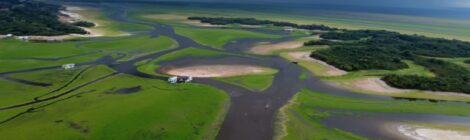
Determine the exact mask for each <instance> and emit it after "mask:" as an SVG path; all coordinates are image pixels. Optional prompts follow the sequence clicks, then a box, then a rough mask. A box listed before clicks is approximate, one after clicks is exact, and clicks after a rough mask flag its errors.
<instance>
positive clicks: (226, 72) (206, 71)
mask: <svg viewBox="0 0 470 140" xmlns="http://www.w3.org/2000/svg"><path fill="white" fill-rule="evenodd" d="M163 72H164V73H166V74H170V75H178V76H192V77H201V78H209V77H231V76H240V75H247V74H262V73H266V72H269V68H266V67H259V66H251V65H199V66H189V67H180V68H164V70H163Z"/></svg>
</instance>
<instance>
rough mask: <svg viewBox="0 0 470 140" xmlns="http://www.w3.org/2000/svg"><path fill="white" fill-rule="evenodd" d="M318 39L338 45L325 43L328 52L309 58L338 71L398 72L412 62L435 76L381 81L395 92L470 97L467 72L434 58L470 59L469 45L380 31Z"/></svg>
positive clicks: (346, 32)
mask: <svg viewBox="0 0 470 140" xmlns="http://www.w3.org/2000/svg"><path fill="white" fill-rule="evenodd" d="M320 37H321V38H323V39H325V40H337V41H335V42H332V41H330V42H327V43H328V44H329V45H330V46H331V47H330V48H328V49H324V50H318V51H315V52H312V54H311V57H313V58H316V59H320V60H323V61H325V62H327V63H329V64H331V65H334V66H336V67H338V68H340V69H343V70H347V71H358V70H372V69H382V70H398V69H403V68H407V67H408V66H407V65H406V64H405V63H403V60H411V61H413V62H414V63H415V64H418V65H421V66H423V67H425V68H427V69H428V70H430V71H431V72H433V73H435V74H436V76H435V77H422V76H417V75H395V74H392V75H386V76H384V77H383V78H382V79H383V80H384V81H385V82H386V83H388V84H389V85H391V86H394V87H398V88H407V89H421V90H433V91H450V92H463V93H470V72H469V71H468V70H467V69H465V68H464V67H462V66H459V65H456V64H453V63H450V62H447V61H443V60H438V59H435V58H433V57H446V58H453V57H469V56H470V43H469V42H464V41H459V40H448V39H441V38H430V37H425V36H419V35H404V34H400V33H397V32H390V31H383V30H342V31H333V32H328V33H324V34H322V35H320ZM322 42H324V41H322ZM306 43H309V42H306ZM316 43H319V42H318V41H317V42H316Z"/></svg>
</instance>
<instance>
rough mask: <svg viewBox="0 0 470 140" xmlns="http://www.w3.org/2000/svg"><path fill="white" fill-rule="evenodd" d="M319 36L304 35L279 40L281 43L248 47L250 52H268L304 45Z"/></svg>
mask: <svg viewBox="0 0 470 140" xmlns="http://www.w3.org/2000/svg"><path fill="white" fill-rule="evenodd" d="M318 38H319V36H312V37H305V38H301V39H298V40H293V41H287V42H281V43H274V44H271V43H268V44H262V45H258V46H255V47H253V48H251V49H250V51H251V52H253V53H255V54H270V53H272V52H274V51H278V50H286V49H295V48H300V47H302V46H304V42H305V41H308V40H312V39H318Z"/></svg>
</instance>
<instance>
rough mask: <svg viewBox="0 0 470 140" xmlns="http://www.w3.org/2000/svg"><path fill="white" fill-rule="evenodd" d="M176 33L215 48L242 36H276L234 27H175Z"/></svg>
mask: <svg viewBox="0 0 470 140" xmlns="http://www.w3.org/2000/svg"><path fill="white" fill-rule="evenodd" d="M175 32H176V33H177V34H180V35H183V36H186V37H188V38H191V39H193V40H194V41H196V42H198V43H200V44H203V45H206V46H210V47H213V48H217V49H223V48H222V47H223V46H224V45H225V44H227V43H229V42H230V41H234V40H237V39H242V38H278V37H280V36H277V35H269V34H263V33H257V32H251V31H245V30H235V29H198V28H188V27H175Z"/></svg>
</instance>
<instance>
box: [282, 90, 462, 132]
mask: <svg viewBox="0 0 470 140" xmlns="http://www.w3.org/2000/svg"><path fill="white" fill-rule="evenodd" d="M468 109H469V106H467V105H458V104H434V103H429V102H409V101H393V100H391V101H390V100H389V101H387V100H376V99H354V98H347V97H339V96H334V95H328V94H325V93H318V92H313V91H309V90H303V91H301V92H300V93H298V94H297V95H295V97H294V98H293V99H292V100H291V101H290V103H289V104H288V105H286V106H285V107H283V108H282V109H281V112H280V117H279V119H280V124H279V125H278V126H277V131H276V132H277V137H276V138H277V139H284V140H296V139H325V138H326V139H365V138H362V137H359V136H356V135H354V134H351V133H348V132H344V131H341V130H339V129H332V128H328V127H327V126H324V125H323V124H322V123H321V120H322V119H325V118H328V117H329V116H332V115H347V114H351V112H352V111H354V112H380V113H423V114H427V113H431V114H445V115H458V116H469V115H470V112H469V110H468Z"/></svg>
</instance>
